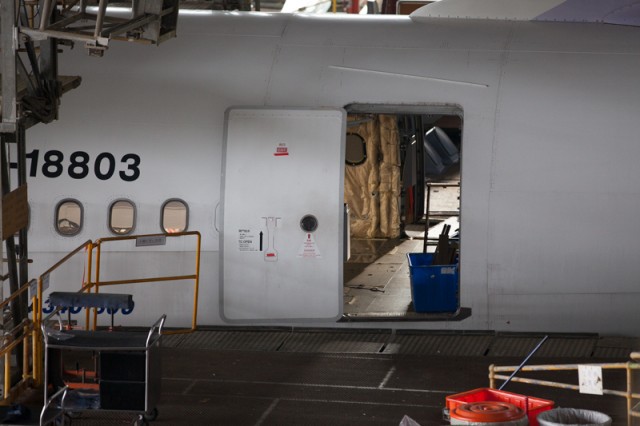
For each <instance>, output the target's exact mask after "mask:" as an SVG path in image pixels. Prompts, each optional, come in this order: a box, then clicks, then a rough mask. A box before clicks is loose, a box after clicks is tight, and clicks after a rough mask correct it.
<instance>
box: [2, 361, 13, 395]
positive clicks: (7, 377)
mask: <svg viewBox="0 0 640 426" xmlns="http://www.w3.org/2000/svg"><path fill="white" fill-rule="evenodd" d="M10 388H11V351H10V350H8V351H7V352H5V354H4V390H3V397H4V399H7V398H8V397H9V389H10Z"/></svg>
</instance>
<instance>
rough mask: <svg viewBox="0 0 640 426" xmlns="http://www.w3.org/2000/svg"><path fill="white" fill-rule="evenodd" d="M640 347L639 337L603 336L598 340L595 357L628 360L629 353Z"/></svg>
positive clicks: (594, 352)
mask: <svg viewBox="0 0 640 426" xmlns="http://www.w3.org/2000/svg"><path fill="white" fill-rule="evenodd" d="M639 349H640V340H639V339H630V338H625V337H603V338H601V339H599V340H598V341H597V343H596V347H595V349H594V351H593V357H594V358H606V359H615V360H622V361H628V360H629V354H630V353H631V352H633V351H637V350H639Z"/></svg>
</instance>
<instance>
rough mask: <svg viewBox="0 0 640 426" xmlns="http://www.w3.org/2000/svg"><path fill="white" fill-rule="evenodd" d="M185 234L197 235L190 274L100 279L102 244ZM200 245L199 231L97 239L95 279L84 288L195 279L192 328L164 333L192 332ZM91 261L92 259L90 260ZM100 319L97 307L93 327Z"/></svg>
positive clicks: (198, 273) (195, 322)
mask: <svg viewBox="0 0 640 426" xmlns="http://www.w3.org/2000/svg"><path fill="white" fill-rule="evenodd" d="M185 236H195V237H196V250H195V253H196V260H195V272H194V273H193V274H189V275H174V276H158V277H146V278H130V279H122V280H110V281H102V280H101V279H100V273H101V260H102V246H103V245H104V244H106V243H111V242H114V241H126V240H136V241H138V240H139V239H153V238H178V237H185ZM200 246H201V235H200V233H199V232H197V231H189V232H175V233H168V234H164V233H162V234H145V235H127V236H120V237H107V238H101V239H98V240H96V241H95V242H94V243H93V249H96V250H97V251H96V267H95V280H94V281H92V282H89V283H88V284H87V285H85V286H84V287H83V289H88V290H89V291H91V288H92V287H93V288H94V289H95V293H98V292H99V290H100V287H104V286H111V285H122V284H143V283H151V282H166V281H181V280H193V285H194V288H193V313H192V318H191V328H186V329H177V330H164V331H163V334H180V333H191V332H193V331H195V330H196V327H197V316H198V288H199V285H200ZM89 263H91V259H90V260H89ZM97 321H98V312H97V309H95V308H94V309H93V329H94V330H95V329H96V326H97ZM88 323H89V310H88V309H87V324H88Z"/></svg>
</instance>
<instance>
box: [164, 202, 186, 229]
mask: <svg viewBox="0 0 640 426" xmlns="http://www.w3.org/2000/svg"><path fill="white" fill-rule="evenodd" d="M160 226H161V228H162V230H163V231H164V232H166V233H168V234H173V233H176V232H184V231H186V230H187V227H188V226H189V208H188V207H187V203H185V202H184V201H182V200H178V199H175V198H174V199H171V200H167V201H165V203H164V204H163V205H162V223H161V224H160Z"/></svg>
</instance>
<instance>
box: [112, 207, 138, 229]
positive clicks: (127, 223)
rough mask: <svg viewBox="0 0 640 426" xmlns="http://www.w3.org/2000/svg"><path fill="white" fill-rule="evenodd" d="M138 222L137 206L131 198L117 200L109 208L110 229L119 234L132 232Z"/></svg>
mask: <svg viewBox="0 0 640 426" xmlns="http://www.w3.org/2000/svg"><path fill="white" fill-rule="evenodd" d="M135 223H136V206H135V204H133V202H131V201H129V200H116V201H114V202H113V203H111V207H110V208H109V229H110V230H111V232H113V233H114V234H117V235H127V234H130V233H131V232H132V231H133V229H134V227H135Z"/></svg>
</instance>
